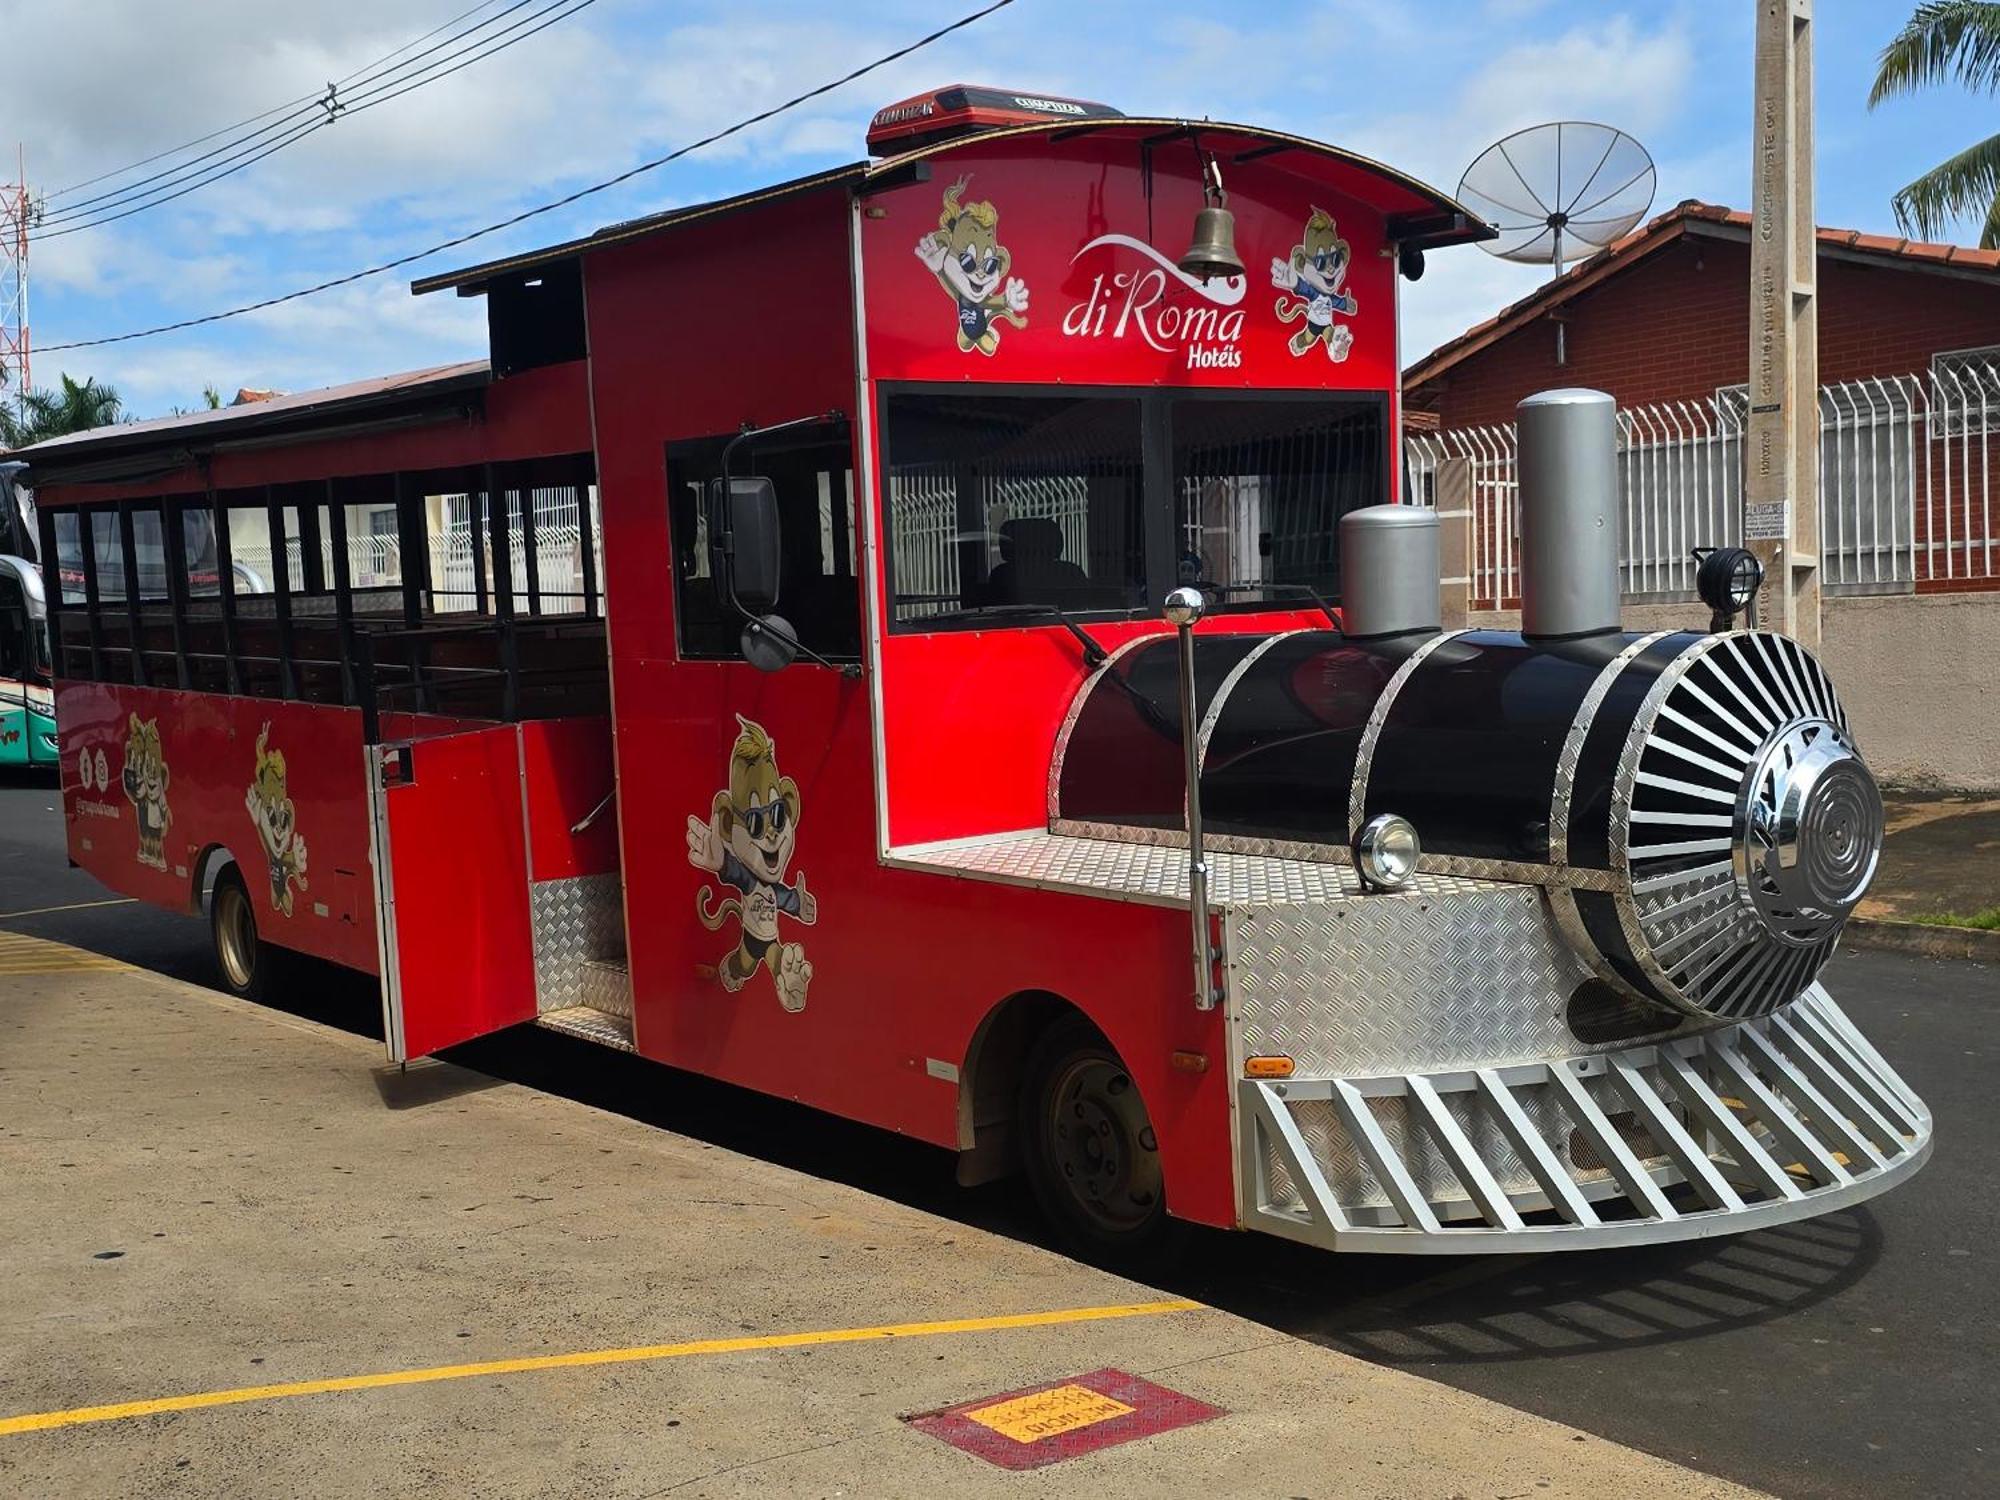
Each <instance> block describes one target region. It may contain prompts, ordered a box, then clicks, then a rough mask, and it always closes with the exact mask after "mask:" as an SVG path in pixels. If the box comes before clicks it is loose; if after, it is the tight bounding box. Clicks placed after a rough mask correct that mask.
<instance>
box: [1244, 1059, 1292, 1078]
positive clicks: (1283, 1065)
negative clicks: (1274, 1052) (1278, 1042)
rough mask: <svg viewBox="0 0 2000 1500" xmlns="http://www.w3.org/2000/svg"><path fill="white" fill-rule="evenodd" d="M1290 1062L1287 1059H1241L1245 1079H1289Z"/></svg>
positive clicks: (1290, 1073) (1290, 1072)
mask: <svg viewBox="0 0 2000 1500" xmlns="http://www.w3.org/2000/svg"><path fill="white" fill-rule="evenodd" d="M1292 1066H1293V1064H1292V1060H1291V1059H1290V1058H1289V1057H1246V1058H1244V1059H1243V1076H1244V1077H1245V1078H1290V1077H1291V1076H1292Z"/></svg>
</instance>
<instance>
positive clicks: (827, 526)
mask: <svg viewBox="0 0 2000 1500" xmlns="http://www.w3.org/2000/svg"><path fill="white" fill-rule="evenodd" d="M729 441H730V440H729V438H728V437H712V438H700V439H696V440H693V441H690V442H685V443H674V444H671V445H669V447H668V449H667V495H668V501H667V504H668V512H669V520H670V523H671V532H672V539H673V551H674V603H675V616H676V623H677V626H678V630H679V635H680V646H681V655H682V657H683V658H684V659H686V660H690V661H723V660H734V659H735V658H736V657H737V656H738V654H739V651H740V646H739V643H740V640H741V637H742V633H743V618H742V616H740V615H739V614H737V612H736V611H735V610H734V609H733V608H731V606H730V604H729V602H728V601H727V600H726V599H724V598H723V596H722V588H721V584H720V581H719V580H718V579H717V578H716V576H715V569H714V561H713V557H712V555H711V553H710V551H709V547H710V536H709V524H708V523H709V517H708V505H707V495H708V485H709V482H710V481H711V480H713V479H717V478H719V477H720V476H721V473H722V468H721V463H722V450H723V448H724V446H726V445H727V443H728V442H729ZM730 471H731V473H732V475H733V476H734V477H736V478H739V479H740V478H744V477H746V476H748V475H751V474H761V475H763V476H765V477H766V478H768V479H769V480H770V481H771V483H772V485H773V487H774V489H775V490H776V492H777V497H778V529H779V541H780V548H781V566H780V570H779V579H778V601H777V604H776V605H775V606H774V609H775V613H776V614H777V615H778V616H779V617H780V618H782V619H783V620H784V621H785V622H786V623H787V624H789V625H790V626H791V627H792V629H793V631H794V632H795V633H796V634H797V636H798V640H799V644H800V645H801V646H803V647H805V648H806V649H807V650H808V651H812V652H816V653H818V654H819V655H821V656H824V657H827V658H829V659H830V660H833V661H837V662H838V661H858V660H859V659H860V656H861V588H860V579H859V576H858V574H857V573H856V571H855V566H854V557H855V548H854V527H855V497H854V449H853V440H852V437H851V435H850V432H849V429H848V427H847V425H846V424H845V423H840V424H832V423H821V424H817V425H810V426H803V427H798V428H793V429H790V430H788V431H786V432H783V433H780V434H774V435H773V436H771V437H769V438H765V439H761V440H751V441H746V442H744V443H743V444H741V445H740V446H739V447H738V448H737V449H736V452H735V453H734V454H733V455H732V457H731V458H730Z"/></svg>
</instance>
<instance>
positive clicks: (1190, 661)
mask: <svg viewBox="0 0 2000 1500" xmlns="http://www.w3.org/2000/svg"><path fill="white" fill-rule="evenodd" d="M1207 607H1208V606H1207V601H1206V600H1204V599H1203V598H1202V595H1201V590H1200V589H1192V588H1178V589H1175V590H1174V591H1173V592H1172V593H1170V594H1168V595H1167V598H1166V604H1165V607H1164V608H1163V609H1162V611H1161V613H1162V614H1164V615H1165V616H1166V618H1167V620H1168V622H1169V623H1170V624H1171V625H1172V626H1173V627H1174V630H1175V632H1176V633H1177V634H1178V635H1179V637H1180V643H1179V644H1180V658H1181V749H1182V751H1183V752H1184V753H1185V755H1186V757H1187V828H1188V915H1189V918H1190V920H1191V921H1192V922H1193V924H1194V1006H1195V1009H1196V1010H1214V1009H1215V1001H1216V993H1215V951H1214V949H1213V948H1212V947H1211V946H1210V943H1209V937H1208V856H1207V855H1206V854H1204V853H1203V852H1202V847H1201V746H1200V745H1199V744H1197V743H1196V740H1195V735H1196V731H1197V729H1198V728H1199V724H1198V721H1197V718H1196V714H1195V700H1194V627H1195V622H1196V621H1197V620H1199V619H1200V618H1201V616H1202V612H1203V610H1205V609H1206V608H1207Z"/></svg>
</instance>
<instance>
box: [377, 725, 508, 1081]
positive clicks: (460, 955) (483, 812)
mask: <svg viewBox="0 0 2000 1500" xmlns="http://www.w3.org/2000/svg"><path fill="white" fill-rule="evenodd" d="M368 755H369V771H368V787H369V805H370V814H371V816H370V828H369V834H370V841H371V842H370V847H371V852H372V854H373V857H374V865H375V915H376V931H377V933H378V935H379V936H378V943H379V945H380V953H381V974H382V1026H383V1036H384V1038H385V1039H386V1040H387V1042H388V1045H389V1056H390V1058H391V1059H392V1060H394V1061H397V1062H401V1061H403V1060H405V1059H406V1058H411V1057H422V1056H424V1055H426V1054H428V1053H431V1052H436V1051H438V1050H439V1049H440V1048H444V1047H450V1046H453V1045H455V1044H456V1043H459V1042H465V1041H470V1040H471V1039H472V1038H474V1037H477V1036H484V1035H486V1034H487V1033H488V1032H491V1031H499V1030H500V1029H501V1028H503V1027H507V1026H513V1025H516V1024H518V1023H519V1022H522V1021H530V1020H533V1019H534V1017H535V1011H536V1005H535V954H534V938H533V934H532V932H531V929H530V924H529V915H528V865H527V834H526V828H525V825H524V822H523V817H522V808H521V751H520V737H519V735H518V734H517V733H516V732H515V729H514V726H513V725H511V724H503V725H496V726H495V727H493V728H490V729H478V730H472V731H470V732H467V733H462V734H451V735H444V736H441V737H439V738H437V739H423V740H414V741H406V742H402V743H396V744H387V745H376V746H371V747H370V748H369V751H368Z"/></svg>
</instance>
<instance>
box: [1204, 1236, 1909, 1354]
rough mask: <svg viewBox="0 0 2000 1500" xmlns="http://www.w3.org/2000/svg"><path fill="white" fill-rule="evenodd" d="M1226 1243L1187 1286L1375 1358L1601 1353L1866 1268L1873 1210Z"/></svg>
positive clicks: (1827, 1288)
mask: <svg viewBox="0 0 2000 1500" xmlns="http://www.w3.org/2000/svg"><path fill="white" fill-rule="evenodd" d="M1217 1238H1218V1240H1221V1241H1222V1243H1221V1244H1219V1245H1217V1246H1216V1247H1215V1248H1214V1249H1213V1251H1212V1252H1211V1254H1212V1260H1211V1263H1210V1264H1209V1265H1208V1266H1207V1267H1205V1268H1198V1267H1190V1270H1191V1271H1193V1272H1194V1274H1193V1275H1191V1276H1188V1277H1186V1278H1174V1283H1177V1284H1175V1285H1174V1289H1175V1290H1178V1291H1183V1292H1185V1293H1186V1294H1187V1295H1190V1296H1197V1297H1200V1298H1201V1299H1202V1300H1204V1301H1207V1302H1210V1303H1212V1304H1214V1305H1215V1306H1217V1307H1222V1308H1227V1309H1228V1310H1229V1311H1231V1312H1234V1313H1239V1314H1241V1315H1242V1316H1244V1317H1248V1318H1253V1319H1255V1320H1257V1321H1258V1322H1261V1323H1266V1324H1269V1325H1270V1326H1272V1327H1276V1328H1282V1329H1284V1330H1285V1331H1286V1332H1287V1333H1291V1334H1295V1335H1297V1336H1299V1337H1301V1338H1309V1339H1312V1340H1314V1341H1316V1342H1319V1343H1323V1344H1327V1345H1330V1346H1332V1347H1334V1348H1337V1349H1342V1350H1345V1351H1346V1352H1348V1353H1350V1354H1354V1355H1358V1356H1360V1357H1361V1358H1364V1359H1368V1360H1372V1361H1374V1362H1376V1363H1378V1364H1388V1365H1408V1366H1425V1367H1436V1366H1440V1365H1473V1364H1502V1363H1506V1362H1508V1361H1512V1360H1527V1359H1533V1360H1548V1359H1559V1358H1565V1357H1571V1356H1576V1355H1602V1354H1607V1353H1613V1352H1623V1351H1629V1350H1637V1349H1646V1348H1652V1347H1655V1346H1658V1345H1668V1344H1678V1343H1683V1342H1686V1341H1689V1340H1694V1339H1701V1338H1704V1337H1707V1336H1709V1335H1712V1334H1717V1333H1723V1332H1734V1331H1740V1330H1742V1329H1745V1328H1750V1327H1753V1326H1755V1325H1756V1324H1758V1323H1762V1322H1766V1321H1768V1320H1770V1319H1773V1318H1780V1317H1785V1316H1788V1315H1790V1314H1793V1313H1797V1312H1800V1311H1802V1310H1804V1309H1806V1308H1808V1307H1811V1306H1812V1305H1814V1304H1815V1303H1818V1302H1821V1301H1823V1300H1825V1299H1826V1298H1828V1297H1831V1296H1834V1295H1836V1294H1837V1293H1839V1292H1841V1291H1842V1290H1844V1289H1845V1288H1847V1287H1849V1286H1851V1285H1853V1284H1854V1283H1855V1282H1856V1281H1858V1280H1860V1279H1861V1278H1862V1277H1863V1276H1865V1275H1866V1274H1867V1272H1868V1270H1869V1268H1870V1267H1871V1266H1873V1265H1874V1264H1875V1261H1876V1259H1877V1258H1878V1257H1879V1255H1880V1253H1881V1248H1882V1236H1881V1232H1880V1230H1879V1228H1878V1227H1877V1225H1876V1223H1875V1220H1874V1219H1873V1217H1871V1216H1870V1215H1869V1213H1868V1212H1867V1211H1866V1210H1865V1209H1857V1210H1850V1211H1846V1212H1841V1213H1835V1214H1829V1215H1827V1216H1826V1217H1824V1218H1820V1219H1814V1220H1809V1221H1807V1222H1804V1223H1800V1224H1794V1225H1784V1226H1779V1227H1777V1228H1773V1229H1767V1230H1761V1231H1758V1232H1757V1233H1754V1234H1748V1235H1742V1236H1731V1237H1729V1238H1725V1239H1714V1240H1696V1241H1690V1242H1687V1243H1683V1244H1678V1245H1659V1246H1651V1247H1647V1248H1643V1249H1627V1250H1604V1251H1584V1252H1573V1253H1568V1254H1551V1255H1505V1256H1465V1257H1452V1258H1446V1259H1439V1258H1435V1257H1416V1258H1413V1257H1403V1256H1389V1255H1380V1256H1344V1257H1341V1258H1340V1259H1339V1261H1338V1263H1337V1264H1338V1272H1337V1273H1336V1263H1335V1262H1334V1261H1333V1260H1331V1259H1329V1258H1328V1257H1327V1256H1325V1255H1324V1254H1320V1253H1316V1252H1313V1251H1310V1250H1307V1249H1304V1248H1303V1247H1298V1246H1292V1245H1284V1244H1274V1243H1272V1242H1269V1241H1255V1240H1250V1241H1238V1240H1236V1238H1235V1237H1233V1236H1231V1237H1221V1236H1218V1237H1217Z"/></svg>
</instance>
